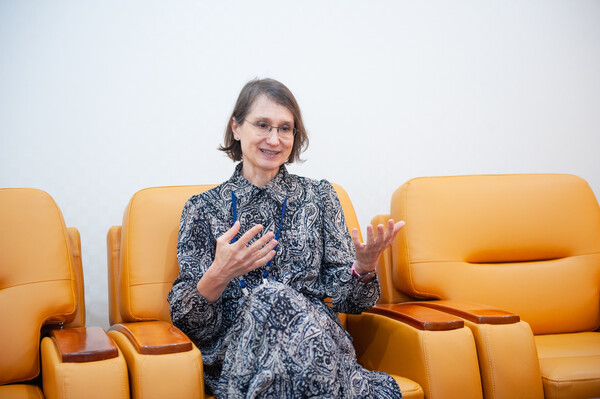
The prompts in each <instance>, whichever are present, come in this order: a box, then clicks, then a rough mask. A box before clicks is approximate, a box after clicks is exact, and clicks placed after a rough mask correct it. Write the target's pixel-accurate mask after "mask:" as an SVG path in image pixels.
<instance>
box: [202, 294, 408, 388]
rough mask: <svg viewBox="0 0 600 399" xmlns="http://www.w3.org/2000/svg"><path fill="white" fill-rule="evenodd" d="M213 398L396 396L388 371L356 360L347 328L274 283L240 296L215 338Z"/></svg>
mask: <svg viewBox="0 0 600 399" xmlns="http://www.w3.org/2000/svg"><path fill="white" fill-rule="evenodd" d="M222 349H223V350H224V352H222V353H223V356H224V357H223V366H222V369H221V374H220V376H219V378H218V379H210V378H209V379H207V381H206V382H207V384H208V385H209V386H210V388H211V390H212V391H213V393H214V394H215V395H216V396H217V397H218V398H248V399H249V398H277V399H279V398H389V399H392V398H401V397H402V395H401V393H400V389H399V388H398V385H397V384H396V382H395V381H394V379H393V378H392V377H391V376H389V375H388V374H385V373H382V372H378V371H368V370H366V369H365V368H363V367H362V366H360V365H359V364H358V363H357V361H356V353H355V352H354V347H353V346H352V342H351V339H350V337H349V336H348V334H347V332H346V331H345V330H344V329H343V328H342V327H341V325H340V324H339V323H338V322H336V320H334V318H333V317H332V316H331V314H330V313H328V312H327V311H325V310H324V309H323V308H322V307H319V305H317V304H314V303H312V302H311V301H310V300H308V299H307V298H306V297H305V296H304V295H302V294H300V293H299V292H297V291H295V290H294V289H292V288H290V287H288V286H286V285H283V284H281V283H277V282H269V283H267V284H263V285H261V286H260V287H257V288H256V289H254V290H253V291H252V293H251V294H250V295H249V296H248V297H246V298H245V299H244V300H243V303H242V304H241V306H240V309H239V312H238V320H237V322H236V323H235V325H234V326H233V327H232V328H231V329H230V330H229V332H228V335H227V337H226V338H225V339H224V341H223V346H222Z"/></svg>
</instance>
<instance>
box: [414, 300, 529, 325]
mask: <svg viewBox="0 0 600 399" xmlns="http://www.w3.org/2000/svg"><path fill="white" fill-rule="evenodd" d="M415 303H416V304H418V305H419V306H424V307H428V308H432V309H437V310H441V311H442V312H446V313H450V314H452V315H455V316H458V317H461V318H463V319H465V320H468V321H470V322H472V323H475V324H513V323H518V322H519V321H520V320H521V318H520V317H519V315H517V314H514V313H510V312H507V311H505V310H501V309H496V308H493V307H491V306H486V305H480V304H474V303H466V302H454V301H422V302H415Z"/></svg>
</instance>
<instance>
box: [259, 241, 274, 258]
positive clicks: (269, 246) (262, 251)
mask: <svg viewBox="0 0 600 399" xmlns="http://www.w3.org/2000/svg"><path fill="white" fill-rule="evenodd" d="M277 244H278V242H277V240H271V241H269V242H268V243H267V244H266V245H265V246H264V247H261V248H260V249H259V250H258V251H256V257H257V258H258V259H261V258H264V257H265V256H267V255H268V254H269V253H270V252H271V251H273V250H274V249H275V247H276V246H277ZM273 252H275V251H273Z"/></svg>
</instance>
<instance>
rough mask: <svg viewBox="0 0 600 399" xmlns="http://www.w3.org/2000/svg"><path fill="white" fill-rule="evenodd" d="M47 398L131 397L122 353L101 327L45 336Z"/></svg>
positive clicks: (44, 384)
mask: <svg viewBox="0 0 600 399" xmlns="http://www.w3.org/2000/svg"><path fill="white" fill-rule="evenodd" d="M40 352H41V359H42V386H43V391H44V397H46V398H91V399H103V398H115V399H128V398H129V376H128V373H127V364H126V363H125V358H124V356H123V354H122V353H121V352H120V351H119V349H118V348H117V346H116V345H115V344H114V342H113V341H112V340H111V339H110V338H109V336H108V335H107V334H106V332H105V331H104V330H103V329H102V328H100V327H89V328H84V327H81V328H69V329H62V330H53V331H51V332H50V336H48V337H45V338H44V339H42V343H41V348H40Z"/></svg>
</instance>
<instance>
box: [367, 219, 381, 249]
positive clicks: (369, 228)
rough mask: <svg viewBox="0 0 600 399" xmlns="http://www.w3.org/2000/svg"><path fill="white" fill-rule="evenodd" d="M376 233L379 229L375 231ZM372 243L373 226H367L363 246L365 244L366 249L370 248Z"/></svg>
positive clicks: (373, 240)
mask: <svg viewBox="0 0 600 399" xmlns="http://www.w3.org/2000/svg"><path fill="white" fill-rule="evenodd" d="M377 231H379V228H378V229H377ZM374 242H375V233H374V231H373V225H371V224H369V225H368V226H367V241H366V242H365V244H367V247H370V246H371V245H373V243H374Z"/></svg>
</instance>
